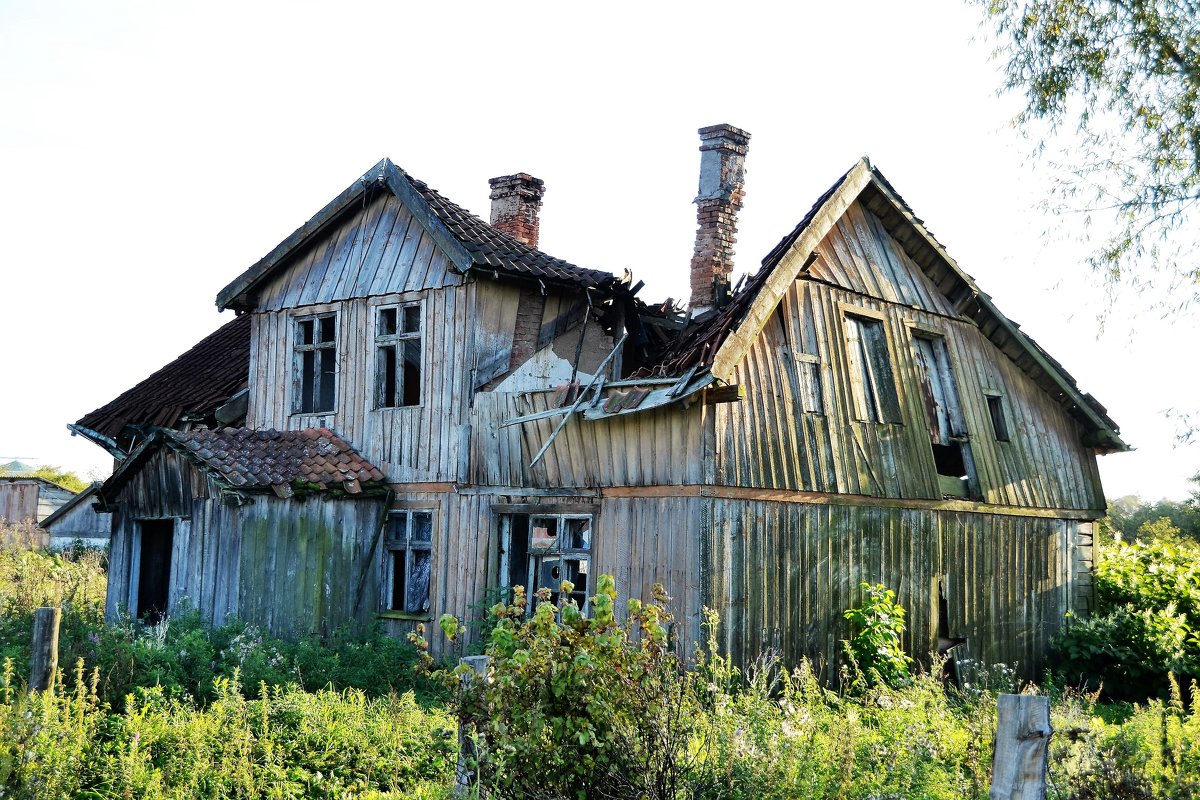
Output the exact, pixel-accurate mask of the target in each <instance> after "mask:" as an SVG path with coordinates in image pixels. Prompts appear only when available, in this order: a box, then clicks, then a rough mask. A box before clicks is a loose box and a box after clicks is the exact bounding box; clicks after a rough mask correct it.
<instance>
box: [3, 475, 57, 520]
mask: <svg viewBox="0 0 1200 800" xmlns="http://www.w3.org/2000/svg"><path fill="white" fill-rule="evenodd" d="M74 496H75V493H74V492H72V491H71V490H70V489H64V488H63V487H61V486H59V485H58V484H57V483H53V482H52V481H48V480H46V479H45V478H38V477H35V476H33V475H0V524H11V525H15V524H18V523H21V522H25V521H26V520H31V521H33V522H41V521H42V520H44V519H45V518H46V517H48V516H50V515H51V514H53V513H54V512H55V511H56V510H58V509H59V508H60V507H61V506H63V505H65V504H66V503H67V502H68V501H69V500H70V499H71V498H73V497H74Z"/></svg>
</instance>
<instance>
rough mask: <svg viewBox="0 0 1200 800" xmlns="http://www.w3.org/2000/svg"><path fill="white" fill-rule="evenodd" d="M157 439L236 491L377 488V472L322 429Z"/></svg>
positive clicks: (222, 431) (380, 475)
mask: <svg viewBox="0 0 1200 800" xmlns="http://www.w3.org/2000/svg"><path fill="white" fill-rule="evenodd" d="M162 433H163V435H164V436H165V437H167V439H168V440H169V441H170V442H172V443H173V445H174V446H175V447H176V449H179V450H181V451H183V452H184V453H186V454H187V455H188V456H189V457H190V458H191V459H192V460H193V461H195V462H196V463H197V464H199V465H200V466H201V467H202V468H205V469H209V470H212V471H214V472H216V473H218V474H219V475H220V476H221V477H222V478H223V479H224V480H225V481H227V482H228V483H229V484H230V485H232V486H236V487H238V488H239V489H269V488H270V487H271V486H272V485H276V484H290V483H292V482H294V481H299V482H302V483H307V484H316V485H317V486H319V487H320V488H322V489H329V488H340V487H341V486H342V484H343V482H345V481H348V480H357V481H360V482H361V483H363V484H382V483H383V482H384V477H383V473H381V472H380V471H379V470H378V469H376V468H375V466H373V465H372V464H371V463H370V462H369V461H367V460H366V459H365V458H363V457H362V456H361V455H359V453H358V452H357V451H356V450H355V449H354V448H353V447H351V446H350V445H349V444H347V443H346V442H345V441H343V440H342V439H341V437H339V436H338V435H337V434H336V433H334V432H333V431H331V430H329V429H327V428H305V429H304V430H302V431H276V430H265V431H256V430H250V429H248V428H219V429H216V430H198V431H188V432H181V431H170V430H164V431H163V432H162Z"/></svg>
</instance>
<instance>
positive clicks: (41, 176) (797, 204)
mask: <svg viewBox="0 0 1200 800" xmlns="http://www.w3.org/2000/svg"><path fill="white" fill-rule="evenodd" d="M978 14H979V12H978V11H977V10H976V9H975V8H973V7H971V8H969V7H967V6H966V5H965V3H964V2H962V0H928V1H927V2H922V3H917V4H914V3H896V2H864V3H820V4H817V3H779V4H769V5H768V4H760V3H749V2H743V3H728V2H722V3H706V2H691V3H680V4H674V3H649V2H640V3H626V2H605V3H591V4H586V5H585V4H581V3H544V4H537V3H523V2H515V1H514V2H504V3H496V2H493V3H475V2H465V1H464V0H459V1H458V2H454V3H432V2H426V3H421V4H414V3H400V2H388V3H357V2H343V3H337V4H332V3H320V4H318V3H300V2H289V3H266V2H262V3H249V2H236V3H228V2H204V3H183V2H171V3H164V2H146V3H133V2H106V3H96V2H94V0H82V1H80V2H55V1H53V0H3V2H0V237H2V242H3V245H2V246H0V312H2V314H3V317H2V319H3V326H4V329H5V331H6V333H7V336H6V341H5V344H4V347H3V351H2V352H3V354H4V358H3V361H2V363H3V367H2V369H0V376H2V378H0V412H2V413H0V461H6V460H8V459H10V458H16V457H21V458H22V459H23V460H26V459H34V460H37V461H40V462H42V463H50V464H56V465H59V466H63V467H66V468H70V469H73V470H76V471H79V472H81V473H85V474H86V473H93V474H96V475H100V474H104V473H106V472H107V471H108V469H109V468H110V467H111V464H110V461H109V459H108V456H107V455H106V454H105V453H104V452H103V451H101V450H100V449H99V448H97V447H95V446H94V445H92V444H90V443H88V442H86V441H84V440H82V439H80V438H72V437H71V436H70V434H69V433H68V431H67V430H66V427H65V426H66V424H67V423H68V422H71V421H73V420H75V419H78V418H79V417H80V416H82V415H83V414H85V413H87V412H88V411H90V410H92V409H93V408H96V407H98V406H100V405H103V404H104V403H106V402H108V401H109V400H111V399H112V398H113V397H115V396H116V395H117V394H119V393H120V392H121V391H123V390H125V389H127V388H129V387H130V386H132V385H133V384H135V383H136V382H137V381H139V380H141V379H142V378H144V377H146V376H147V375H149V374H150V373H151V372H153V371H154V370H156V369H157V368H159V367H160V366H162V365H163V364H165V363H167V362H168V361H170V360H171V359H173V358H174V357H175V356H177V355H179V354H180V353H182V352H183V351H184V350H186V349H187V348H189V347H190V346H191V345H192V344H194V343H195V342H196V341H197V340H199V339H200V338H201V337H202V336H204V335H205V334H207V333H208V332H209V331H211V330H213V329H214V328H216V327H217V326H218V325H220V324H221V323H222V322H223V321H225V320H227V319H229V318H231V317H230V315H229V314H225V315H222V316H219V315H218V314H217V311H216V307H215V306H214V304H213V300H214V298H215V296H216V293H217V291H218V290H219V289H220V288H221V287H223V286H224V285H225V284H226V283H228V282H229V281H230V280H232V279H233V278H234V277H236V276H237V275H238V274H239V273H241V272H242V271H243V270H244V269H245V268H246V267H248V266H249V265H250V264H252V263H253V262H255V261H256V260H257V259H258V258H260V257H261V256H263V255H264V254H265V253H266V252H268V251H269V250H270V249H271V248H272V247H274V245H275V244H277V243H278V242H279V241H280V240H282V239H283V238H284V237H285V236H287V235H288V234H289V233H290V232H291V231H292V230H294V229H295V228H297V227H299V226H300V225H301V224H302V223H303V222H304V221H305V220H306V219H308V217H310V216H311V215H312V214H314V213H315V212H316V211H317V210H319V209H320V208H321V207H322V206H323V205H324V204H325V203H326V202H328V201H329V200H330V199H332V198H333V197H334V196H335V195H336V194H337V193H338V192H340V191H341V190H342V189H344V188H345V187H346V186H348V185H350V184H351V183H352V182H353V181H354V180H355V179H356V178H357V177H358V176H359V175H360V174H362V173H363V172H364V171H365V170H366V169H367V168H368V167H370V166H371V165H372V164H374V163H375V162H376V161H378V160H379V159H380V158H381V157H383V156H388V157H390V158H391V159H392V160H393V161H395V162H396V163H398V164H399V165H401V166H402V167H404V168H405V169H406V170H408V171H409V172H410V173H412V174H413V175H415V176H416V177H418V178H421V179H422V180H425V181H428V182H429V183H430V184H431V185H432V186H434V187H435V188H437V189H438V190H439V191H441V192H442V193H443V194H445V195H447V196H448V197H450V198H451V199H453V200H454V201H456V202H458V203H459V204H461V205H464V206H466V207H467V208H469V209H471V210H472V211H474V212H475V213H477V214H479V215H480V216H482V217H484V218H486V217H487V211H488V200H487V178H489V177H493V176H496V175H503V174H509V173H512V172H517V171H526V172H530V173H532V174H534V175H537V176H538V177H540V178H542V179H544V180H545V181H546V185H547V195H546V201H545V205H544V207H543V213H542V248H543V249H544V250H546V251H547V252H550V253H552V254H554V255H556V256H559V257H562V258H566V259H567V260H569V261H572V262H574V263H577V264H579V265H581V266H588V267H596V268H601V269H606V270H609V271H612V272H617V273H619V272H620V271H621V270H622V269H624V268H626V267H628V268H630V269H631V270H633V272H634V274H635V275H636V277H637V278H639V279H642V280H644V281H646V289H644V290H643V292H642V297H643V298H644V299H661V298H664V297H666V296H668V295H670V296H674V297H677V298H678V297H683V296H685V295H686V284H687V264H688V259H689V257H690V253H691V247H692V242H693V238H694V232H695V209H694V206H692V204H691V200H692V198H693V196H694V195H695V191H696V181H697V175H698V170H699V161H700V159H699V154H698V152H697V147H698V144H699V142H698V138H697V136H696V129H697V128H699V127H701V126H703V125H709V124H715V123H721V122H728V123H731V124H734V125H737V126H739V127H741V128H745V129H746V130H748V131H750V132H751V134H752V135H753V138H752V140H751V143H750V154H749V156H748V157H747V162H746V164H747V183H746V191H747V196H746V206H745V209H744V211H743V212H742V216H741V232H740V236H739V239H740V241H739V245H738V252H739V262H738V263H739V268H740V269H739V272H740V271H745V270H749V269H753V268H755V267H757V265H758V263H759V261H760V260H761V258H762V257H763V256H764V255H765V254H766V253H767V252H768V251H769V250H770V249H771V247H773V246H774V244H775V243H776V242H777V241H778V240H779V239H780V238H781V237H782V236H783V235H784V234H785V233H787V232H788V231H789V230H791V228H792V227H793V226H794V225H795V223H796V222H797V221H798V220H799V218H800V217H801V216H802V215H803V214H804V212H805V211H807V210H808V208H809V206H810V205H811V204H812V202H813V201H814V200H815V199H816V197H817V196H818V195H819V194H820V193H821V192H822V191H824V190H825V189H826V188H827V187H828V186H829V184H830V183H832V182H833V180H834V179H835V178H837V176H838V175H840V174H841V173H842V172H843V171H844V170H846V169H847V168H848V167H849V166H851V164H853V163H854V161H855V159H857V158H858V157H859V156H861V155H864V154H866V155H869V156H870V157H871V160H872V163H874V164H875V166H877V167H879V168H880V169H881V170H882V171H883V173H884V174H885V175H886V176H887V177H888V178H889V180H890V181H891V182H892V183H893V185H894V186H895V187H896V188H897V190H898V191H899V192H900V193H901V194H902V195H903V196H904V198H905V199H906V200H907V201H908V202H909V204H910V205H912V206H913V208H914V209H915V211H916V212H917V214H918V215H919V216H921V217H922V218H923V219H925V220H926V222H927V223H928V225H929V227H930V229H932V230H933V231H934V232H935V233H936V235H937V236H938V238H939V239H940V240H941V241H942V243H943V244H945V245H946V247H947V249H948V250H949V252H950V253H951V254H952V255H953V256H954V257H955V258H956V259H957V260H958V261H959V263H960V264H961V265H962V266H963V267H964V268H965V269H966V270H967V271H968V272H969V273H971V274H972V275H973V276H974V277H975V278H976V279H977V280H978V282H979V283H980V285H981V286H982V287H983V289H984V290H985V291H987V292H988V293H990V294H992V296H993V297H994V298H995V300H996V302H997V304H998V305H999V307H1000V308H1001V310H1003V311H1004V312H1005V313H1006V314H1007V315H1008V316H1010V317H1011V318H1012V319H1014V320H1016V321H1017V322H1019V323H1021V324H1022V326H1023V327H1024V329H1025V330H1026V331H1027V332H1028V333H1030V334H1031V335H1033V336H1034V337H1035V338H1036V339H1037V340H1038V341H1039V343H1041V344H1042V346H1043V347H1045V348H1046V349H1047V350H1048V351H1049V352H1050V353H1051V354H1052V355H1053V356H1054V357H1055V358H1057V359H1058V360H1059V361H1061V362H1062V363H1063V364H1064V365H1065V366H1066V367H1067V369H1068V370H1069V371H1070V372H1071V373H1072V374H1073V375H1074V376H1075V378H1076V379H1077V380H1078V382H1079V384H1080V386H1081V387H1082V388H1083V390H1084V391H1089V392H1092V393H1093V394H1095V395H1096V396H1097V397H1098V398H1100V400H1101V401H1102V402H1103V403H1105V404H1106V405H1107V406H1108V408H1109V411H1110V413H1111V415H1112V416H1113V418H1114V419H1116V421H1117V422H1118V423H1119V424H1120V425H1121V428H1122V433H1123V436H1124V437H1125V439H1126V440H1127V441H1128V442H1130V443H1131V444H1133V445H1135V446H1136V447H1137V448H1138V450H1137V452H1135V453H1131V454H1124V455H1113V456H1108V457H1105V458H1103V459H1101V468H1102V471H1103V473H1104V478H1105V488H1106V492H1107V494H1108V495H1109V497H1117V496H1120V495H1124V494H1129V493H1139V494H1141V495H1143V496H1144V497H1146V498H1148V499H1156V498H1159V497H1163V496H1167V497H1175V498H1179V497H1182V496H1184V495H1185V494H1186V492H1187V490H1188V484H1187V478H1188V477H1189V476H1190V475H1192V474H1193V473H1195V472H1197V471H1198V470H1200V445H1192V446H1190V447H1187V448H1183V447H1180V448H1175V447H1174V446H1173V444H1174V442H1173V435H1174V432H1175V430H1176V428H1177V427H1178V426H1177V424H1176V423H1175V422H1173V421H1171V420H1169V419H1166V418H1164V416H1163V413H1162V412H1163V411H1164V409H1169V408H1189V407H1190V408H1192V409H1195V408H1196V407H1197V405H1200V402H1198V401H1197V399H1196V398H1197V397H1200V378H1198V377H1197V376H1198V374H1200V371H1198V370H1197V369H1196V364H1195V361H1194V357H1193V356H1191V355H1190V354H1189V353H1188V351H1190V350H1191V349H1192V347H1193V346H1194V344H1195V342H1197V341H1198V340H1200V336H1198V334H1200V325H1198V323H1197V320H1196V316H1195V314H1191V315H1186V316H1183V315H1179V316H1175V317H1174V318H1172V319H1168V320H1165V321H1164V320H1162V319H1161V318H1159V316H1158V315H1156V314H1145V313H1142V314H1137V315H1136V318H1135V315H1133V314H1131V313H1129V312H1126V311H1125V310H1124V309H1125V306H1130V307H1132V306H1134V305H1137V304H1135V303H1134V302H1133V301H1132V298H1130V299H1129V300H1128V302H1126V303H1125V304H1123V305H1122V306H1120V307H1118V308H1117V309H1116V310H1115V312H1114V314H1113V318H1112V319H1111V320H1110V321H1109V323H1108V324H1107V327H1106V328H1105V332H1104V334H1103V335H1102V336H1101V335H1100V325H1099V323H1098V322H1097V318H1098V315H1099V314H1100V313H1101V312H1103V311H1104V310H1105V308H1106V305H1105V301H1104V299H1103V292H1102V290H1101V289H1100V287H1099V286H1098V285H1097V284H1098V280H1097V278H1095V277H1094V276H1093V275H1092V274H1091V273H1090V272H1089V271H1088V270H1087V269H1086V268H1085V267H1084V266H1082V255H1083V253H1084V251H1083V249H1082V248H1081V247H1080V246H1079V245H1077V244H1072V241H1071V240H1072V237H1071V233H1072V230H1073V227H1072V226H1074V225H1075V224H1076V222H1077V221H1076V220H1072V219H1054V218H1051V217H1048V216H1046V215H1045V214H1044V213H1043V212H1041V211H1039V210H1038V207H1037V204H1038V201H1039V200H1040V199H1041V198H1042V197H1043V194H1044V190H1045V174H1044V170H1043V169H1039V168H1038V166H1037V164H1036V162H1034V163H1030V162H1028V161H1027V159H1026V154H1027V151H1028V146H1027V143H1025V142H1022V141H1020V140H1019V139H1018V137H1017V136H1016V134H1014V133H1013V132H1012V131H1011V129H1009V127H1008V125H1007V120H1008V119H1009V118H1010V117H1011V116H1012V114H1013V112H1014V111H1015V109H1016V107H1017V105H1016V100H1014V99H1012V98H1008V99H998V98H997V97H996V96H995V88H996V86H997V85H998V83H999V78H998V77H997V68H996V66H995V65H994V64H992V63H991V62H989V60H988V50H989V45H988V44H986V42H984V41H983V40H982V38H981V31H980V29H979V28H978ZM1047 229H1054V230H1057V231H1060V232H1061V234H1062V236H1061V237H1059V236H1056V237H1055V238H1056V239H1059V241H1056V242H1048V241H1047V240H1046V237H1045V236H1044V232H1045V231H1046V230H1047ZM735 280H736V276H735ZM1139 307H1140V305H1139Z"/></svg>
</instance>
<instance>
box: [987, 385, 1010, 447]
mask: <svg viewBox="0 0 1200 800" xmlns="http://www.w3.org/2000/svg"><path fill="white" fill-rule="evenodd" d="M987 404H988V414H990V415H991V417H992V433H994V434H995V435H996V441H997V442H1007V441H1008V421H1007V420H1005V418H1004V398H1003V397H1000V396H999V395H994V394H990V395H988V396H987Z"/></svg>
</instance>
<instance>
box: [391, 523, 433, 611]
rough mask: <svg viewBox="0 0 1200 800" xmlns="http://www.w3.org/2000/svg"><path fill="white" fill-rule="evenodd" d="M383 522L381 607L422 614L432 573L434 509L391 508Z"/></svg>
mask: <svg viewBox="0 0 1200 800" xmlns="http://www.w3.org/2000/svg"><path fill="white" fill-rule="evenodd" d="M386 524H387V527H386V528H385V530H384V540H383V546H384V564H383V567H384V569H383V607H384V609H385V610H387V611H399V612H402V613H405V614H425V613H427V612H428V611H429V578H430V576H431V575H432V573H433V511H431V510H421V509H402V510H399V511H392V512H391V513H389V514H388V518H387V523H386Z"/></svg>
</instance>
